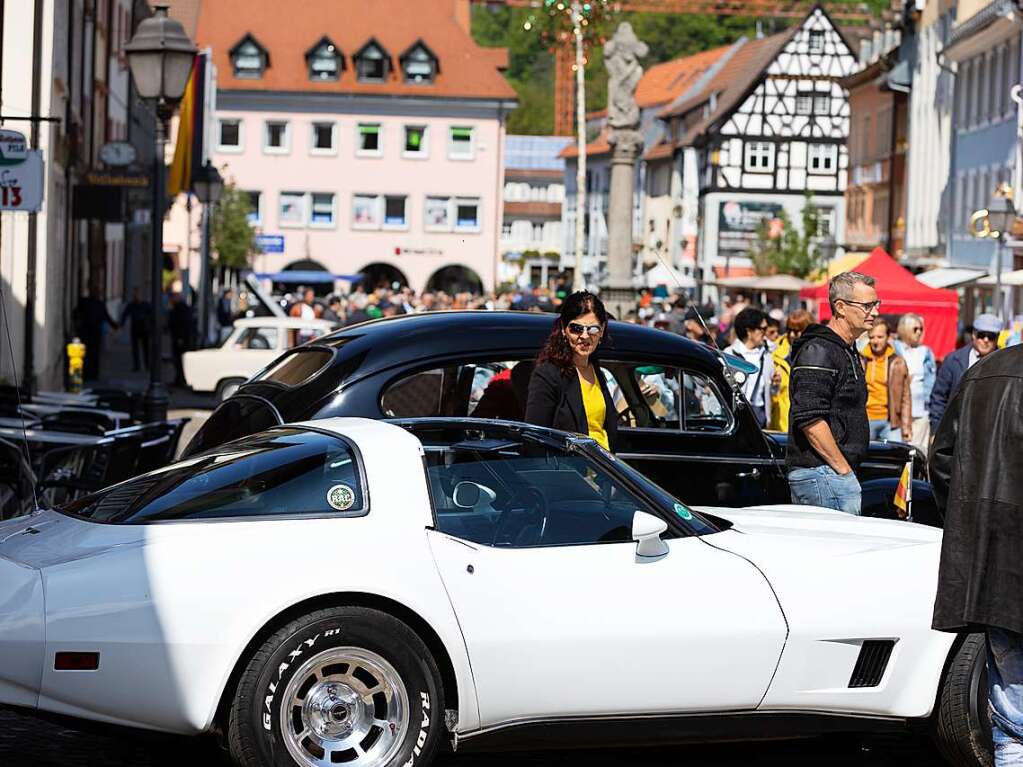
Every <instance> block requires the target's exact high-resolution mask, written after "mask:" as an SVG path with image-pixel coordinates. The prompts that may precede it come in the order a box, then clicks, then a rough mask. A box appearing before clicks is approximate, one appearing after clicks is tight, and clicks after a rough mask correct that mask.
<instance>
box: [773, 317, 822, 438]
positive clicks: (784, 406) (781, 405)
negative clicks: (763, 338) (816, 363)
mask: <svg viewBox="0 0 1023 767" xmlns="http://www.w3.org/2000/svg"><path fill="white" fill-rule="evenodd" d="M812 322H813V315H812V314H810V312H808V311H807V310H806V309H796V310H795V311H794V312H792V313H791V314H790V315H789V316H788V317H787V318H786V319H785V334H784V335H783V336H782V337H781V340H779V341H778V348H777V349H775V350H774V352H772V353H771V361H772V362H774V375H773V376H772V378H771V420H770V421H769V422H768V424H767V428H769V429H771V430H772V431H782V432H788V430H789V380H790V378H791V375H792V366H791V365H790V364H789V353H790V352H791V351H792V344H793V343H795V341H796V339H797V338H799V337H800V336H801V335H803V331H804V330H806V329H807V328H808V327H809V326H810V323H812Z"/></svg>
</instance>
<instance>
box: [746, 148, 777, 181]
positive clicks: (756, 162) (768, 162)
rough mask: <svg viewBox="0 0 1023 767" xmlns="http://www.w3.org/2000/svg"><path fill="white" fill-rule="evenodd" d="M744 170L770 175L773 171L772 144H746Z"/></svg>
mask: <svg viewBox="0 0 1023 767" xmlns="http://www.w3.org/2000/svg"><path fill="white" fill-rule="evenodd" d="M746 170H748V171H753V172H754V173H770V172H771V171H773V170H774V144H772V143H770V142H768V141H748V142H747V143H746Z"/></svg>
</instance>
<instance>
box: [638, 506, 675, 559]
mask: <svg viewBox="0 0 1023 767" xmlns="http://www.w3.org/2000/svg"><path fill="white" fill-rule="evenodd" d="M667 529H668V523H667V522H665V521H664V520H663V519H660V518H659V517H655V516H654V515H653V514H647V513H646V512H645V511H637V512H636V513H635V514H634V515H633V517H632V538H633V540H634V541H636V556H637V557H643V558H644V559H657V558H659V557H663V556H664V555H665V554H667V553H668V544H667V543H665V542H664V541H663V540H661V535H662V534H663V533H664V532H665V531H666V530H667Z"/></svg>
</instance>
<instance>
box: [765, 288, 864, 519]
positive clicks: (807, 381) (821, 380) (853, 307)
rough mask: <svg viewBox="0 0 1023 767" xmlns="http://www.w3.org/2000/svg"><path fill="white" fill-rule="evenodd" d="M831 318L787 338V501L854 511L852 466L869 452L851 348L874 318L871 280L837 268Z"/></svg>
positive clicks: (857, 492) (857, 503) (859, 375)
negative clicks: (789, 350) (794, 337)
mask: <svg viewBox="0 0 1023 767" xmlns="http://www.w3.org/2000/svg"><path fill="white" fill-rule="evenodd" d="M828 302H829V303H830V304H831V319H830V320H828V324H827V325H810V327H808V328H807V329H806V330H805V331H804V332H803V335H802V336H800V338H799V339H798V340H797V341H796V342H795V343H793V344H792V353H791V355H790V360H791V363H792V378H791V382H790V385H789V391H790V392H791V395H792V405H791V408H790V410H789V441H788V446H787V448H786V451H785V464H786V468H787V470H788V480H789V491H790V492H791V494H792V502H793V503H799V504H804V505H809V506H826V507H828V508H831V509H837V510H839V511H844V512H846V513H847V514H859V513H860V507H861V503H862V490H861V488H860V483H859V480H858V479H857V478H856V473H855V469H856V467H857V466H859V463H860V461H862V460H863V457H864V456H865V455H866V453H867V446H868V445H869V443H870V429H869V426H868V424H867V386H866V383H865V382H864V378H863V368H862V367H861V366H860V361H859V354H858V353H857V351H856V347H855V346H853V344H854V343H855V341H856V339H857V338H859V336H860V335H861V334H862V333H863V331H865V330H870V328H872V327H873V326H874V321H875V320H876V319H877V316H878V311H879V309H880V307H881V302H880V301H879V300H878V298H877V291H876V290H874V278H873V277H869V276H867V275H865V274H860V273H859V272H843V273H842V274H839V275H838V276H837V277H835V278H834V279H833V280H832V281H831V285H830V287H829V290H828Z"/></svg>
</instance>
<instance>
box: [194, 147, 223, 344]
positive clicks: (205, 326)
mask: <svg viewBox="0 0 1023 767" xmlns="http://www.w3.org/2000/svg"><path fill="white" fill-rule="evenodd" d="M192 190H193V191H194V192H195V196H196V197H197V198H198V200H199V202H201V203H202V252H201V256H200V257H201V259H202V261H201V262H200V264H199V339H200V342H201V345H202V346H206V345H207V343H208V342H209V330H210V304H211V303H212V300H213V299H212V296H211V295H210V287H211V285H210V223H211V220H212V218H213V208H214V206H215V205H216V204H217V203H218V202H220V195H221V194H222V193H223V191H224V179H223V178H222V177H221V175H220V172H219V171H218V170H217V169H216V167H214V165H213V163H211V162H209V161H207V162H206V164H205V165H203V166H202V167H201V168H199V170H198V171H197V172H196V174H195V176H194V177H193V179H192Z"/></svg>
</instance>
